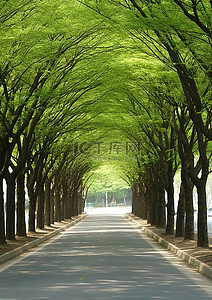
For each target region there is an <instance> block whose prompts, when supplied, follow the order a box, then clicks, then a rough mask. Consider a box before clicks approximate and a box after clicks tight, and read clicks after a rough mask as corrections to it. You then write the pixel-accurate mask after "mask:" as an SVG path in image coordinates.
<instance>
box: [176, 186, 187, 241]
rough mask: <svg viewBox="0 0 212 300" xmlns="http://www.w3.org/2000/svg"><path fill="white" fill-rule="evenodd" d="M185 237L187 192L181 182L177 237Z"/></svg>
mask: <svg viewBox="0 0 212 300" xmlns="http://www.w3.org/2000/svg"><path fill="white" fill-rule="evenodd" d="M184 235H185V191H184V188H183V184H182V182H181V186H180V194H179V201H178V207H177V220H176V233H175V236H176V237H181V236H182V237H184Z"/></svg>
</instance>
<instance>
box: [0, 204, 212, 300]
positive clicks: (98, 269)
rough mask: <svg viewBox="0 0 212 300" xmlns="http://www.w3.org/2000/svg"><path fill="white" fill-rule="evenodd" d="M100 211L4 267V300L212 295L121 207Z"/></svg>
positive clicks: (0, 291) (0, 280)
mask: <svg viewBox="0 0 212 300" xmlns="http://www.w3.org/2000/svg"><path fill="white" fill-rule="evenodd" d="M97 212H98V213H97ZM97 212H96V211H95V212H94V213H92V214H90V215H89V216H88V217H87V218H86V219H85V220H83V221H82V222H81V223H78V224H77V225H76V226H74V227H72V228H70V229H68V230H67V231H65V232H64V233H63V234H62V235H60V237H58V238H56V239H54V240H52V242H51V243H47V244H45V245H43V246H42V247H40V248H38V249H37V250H36V251H33V252H30V253H29V254H25V255H23V256H21V257H20V258H18V259H17V260H15V261H13V262H11V263H9V264H6V265H5V266H3V267H2V268H1V269H0V299H21V300H23V299H27V300H29V299H59V300H62V299H67V300H69V299H71V300H81V299H86V300H94V299H96V300H111V299H121V300H133V299H137V300H139V299H145V300H147V299H167V300H170V299H172V300H173V299H180V300H183V299H192V300H195V299H198V300H200V299H212V282H211V281H210V280H209V279H207V278H205V277H203V276H202V275H200V274H198V273H197V272H195V271H194V270H192V269H190V268H188V267H187V266H186V265H184V264H183V263H182V262H181V261H180V260H178V259H177V258H176V257H175V256H173V255H171V254H170V253H168V252H167V251H166V250H164V249H162V248H161V247H160V246H158V245H157V244H156V243H155V242H153V241H152V240H149V239H148V238H147V237H146V236H145V235H144V236H141V235H140V233H139V232H138V231H137V230H136V229H135V228H134V227H132V225H131V224H129V223H128V222H127V221H126V220H125V219H124V218H123V216H122V215H120V212H119V211H118V210H116V209H109V210H107V212H112V214H106V213H105V212H104V211H102V210H97Z"/></svg>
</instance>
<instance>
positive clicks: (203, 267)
mask: <svg viewBox="0 0 212 300" xmlns="http://www.w3.org/2000/svg"><path fill="white" fill-rule="evenodd" d="M125 218H126V219H127V220H128V221H130V222H132V223H134V224H135V225H136V226H137V227H138V228H139V229H141V230H142V231H143V232H144V233H145V234H147V235H148V236H149V237H151V238H153V239H154V240H155V241H157V242H158V243H159V244H161V245H162V246H164V247H165V248H166V249H168V250H169V251H170V252H172V253H174V254H175V255H176V256H177V257H179V258H181V259H182V260H184V261H185V262H187V263H188V265H190V266H192V267H194V268H195V269H196V270H197V271H198V272H200V273H201V274H203V275H205V276H207V277H208V278H210V279H212V267H210V266H208V265H207V264H205V263H203V262H201V261H200V260H198V259H197V258H195V257H193V256H191V255H189V254H188V253H186V252H185V251H183V250H181V249H179V248H178V247H176V246H174V245H173V244H171V243H169V242H167V241H166V240H164V239H163V238H162V237H160V236H159V235H158V234H156V233H154V232H153V231H151V230H150V229H148V228H146V227H144V226H142V225H141V224H140V223H139V222H137V221H136V220H134V219H133V217H130V216H127V215H125Z"/></svg>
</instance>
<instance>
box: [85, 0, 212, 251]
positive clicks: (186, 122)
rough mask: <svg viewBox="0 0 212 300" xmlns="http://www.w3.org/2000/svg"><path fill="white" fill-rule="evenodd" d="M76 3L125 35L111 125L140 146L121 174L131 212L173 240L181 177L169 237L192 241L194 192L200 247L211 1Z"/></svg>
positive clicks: (211, 108)
mask: <svg viewBox="0 0 212 300" xmlns="http://www.w3.org/2000/svg"><path fill="white" fill-rule="evenodd" d="M80 2H82V3H84V4H85V5H86V6H87V7H89V8H91V9H92V10H95V11H96V13H97V14H99V15H101V16H102V17H103V18H106V19H107V20H108V22H111V23H112V24H114V28H116V30H117V29H119V31H120V32H125V37H124V43H125V44H124V46H125V47H126V48H127V49H128V53H126V54H123V53H122V55H121V56H120V58H119V60H118V61H119V66H118V67H117V65H116V67H117V68H118V69H119V71H120V78H121V81H122V83H123V81H124V82H125V84H124V86H125V88H124V90H123V93H122V98H121V97H120V95H118V93H119V91H118V93H117V94H116V98H117V99H118V100H119V104H120V109H121V110H122V115H121V118H120V120H119V121H118V122H117V123H118V126H119V128H121V127H122V130H123V131H124V132H125V134H126V136H127V137H128V138H129V139H131V140H133V141H137V143H138V144H139V145H140V146H139V147H140V148H139V149H138V150H139V155H137V163H134V167H132V164H130V165H127V164H126V165H125V167H124V170H125V174H126V180H128V182H129V185H131V186H132V190H133V212H134V213H135V214H136V215H139V216H141V217H143V218H147V219H148V221H149V222H150V223H152V224H155V225H158V226H163V227H164V226H165V227H166V233H174V215H175V211H174V184H173V182H174V176H175V174H176V171H178V170H180V171H181V191H180V198H179V203H178V211H177V228H176V234H177V235H181V236H184V237H185V238H189V239H193V238H194V208H193V188H194V186H195V187H196V189H197V194H198V240H197V245H198V246H201V247H207V246H208V233H207V199H206V183H207V179H208V175H209V172H210V159H211V140H212V123H211V120H212V118H211V117H212V101H211V91H212V83H211V79H212V73H211V61H212V60H211V58H212V57H211V53H212V52H211V50H212V49H211V42H212V41H211V39H212V23H211V11H212V3H211V1H207V0H200V1H193V0H187V1H178V0H173V1H160V0H159V1H142V0H140V1H138V0H123V1H113V0H111V1H107V2H104V1H92V0H85V1H80ZM126 33H127V34H126ZM120 34H121V33H120ZM126 66H127V67H128V70H127V71H126ZM123 74H125V75H123ZM124 76H125V77H124ZM129 120H130V121H129ZM165 191H166V192H167V198H168V199H167V203H165ZM165 207H167V220H166V219H165Z"/></svg>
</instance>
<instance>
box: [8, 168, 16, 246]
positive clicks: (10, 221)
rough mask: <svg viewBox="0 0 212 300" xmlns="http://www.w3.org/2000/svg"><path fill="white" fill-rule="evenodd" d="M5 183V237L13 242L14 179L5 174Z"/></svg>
mask: <svg viewBox="0 0 212 300" xmlns="http://www.w3.org/2000/svg"><path fill="white" fill-rule="evenodd" d="M6 182H7V196H6V197H7V202H6V213H7V215H6V237H7V239H8V240H15V177H14V176H13V175H11V174H7V176H6Z"/></svg>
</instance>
